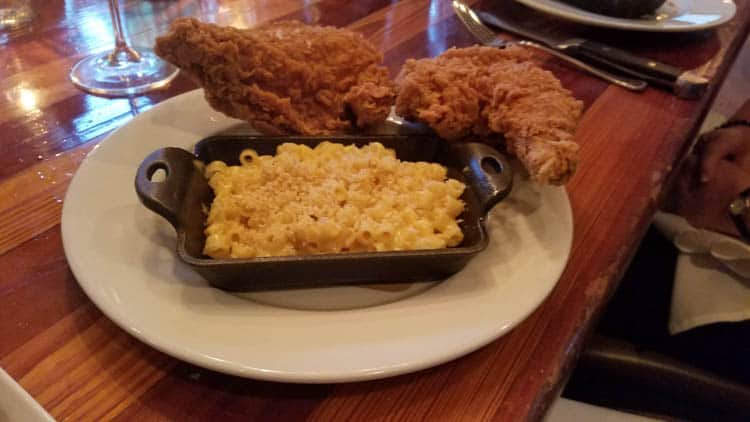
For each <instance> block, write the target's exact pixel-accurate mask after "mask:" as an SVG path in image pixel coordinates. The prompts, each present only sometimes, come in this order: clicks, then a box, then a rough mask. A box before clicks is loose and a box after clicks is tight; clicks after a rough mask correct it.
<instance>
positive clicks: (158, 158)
mask: <svg viewBox="0 0 750 422" xmlns="http://www.w3.org/2000/svg"><path fill="white" fill-rule="evenodd" d="M194 161H195V156H194V155H193V154H191V153H189V152H187V151H185V150H184V149H180V148H162V149H160V150H157V151H154V152H153V153H151V155H149V156H148V157H146V159H145V160H143V162H142V163H141V165H140V166H139V167H138V172H137V173H136V177H135V191H136V192H137V193H138V198H139V199H140V200H141V202H142V203H143V205H145V206H146V208H148V209H150V210H152V211H154V212H155V213H157V214H159V215H161V216H162V217H164V218H166V219H167V220H168V221H169V222H170V223H171V224H172V226H174V228H175V229H178V228H180V227H181V226H182V221H180V220H181V215H182V213H181V212H180V210H181V209H182V204H183V202H184V201H185V195H186V193H187V188H188V187H189V186H190V185H191V183H190V180H191V178H192V177H195V176H196V173H200V172H199V170H198V169H197V168H196V167H195V164H194ZM158 170H163V171H164V172H165V177H164V178H163V180H160V181H152V180H151V178H152V177H153V175H154V173H156V172H157V171H158ZM199 176H201V175H200V174H199ZM201 177H202V176H201Z"/></svg>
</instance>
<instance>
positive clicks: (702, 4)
mask: <svg viewBox="0 0 750 422" xmlns="http://www.w3.org/2000/svg"><path fill="white" fill-rule="evenodd" d="M516 1H517V2H519V3H521V4H524V5H526V6H528V7H531V8H534V9H537V10H539V11H542V12H544V13H548V14H550V15H554V16H557V17H559V18H562V19H566V20H570V21H573V22H578V23H582V24H586V25H593V26H601V27H607V28H617V29H630V30H638V31H652V32H688V31H699V30H703V29H707V28H712V27H715V26H717V25H721V24H723V23H724V22H726V21H728V20H729V19H732V17H733V16H734V14H735V13H736V11H737V6H735V4H734V2H733V1H732V0H667V1H665V2H664V4H663V5H662V6H661V7H660V8H659V9H657V10H656V12H655V13H654V14H653V16H644V17H641V18H637V19H624V18H616V17H613V16H606V15H600V14H598V13H593V12H589V11H587V10H583V9H580V8H577V7H575V6H572V5H570V4H567V3H565V2H562V1H557V0H516Z"/></svg>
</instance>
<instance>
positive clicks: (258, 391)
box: [0, 0, 750, 421]
mask: <svg viewBox="0 0 750 422" xmlns="http://www.w3.org/2000/svg"><path fill="white" fill-rule="evenodd" d="M32 3H33V4H34V5H35V6H36V8H37V12H38V15H37V16H36V18H35V20H34V22H33V24H32V25H31V26H30V27H28V28H27V30H25V31H19V32H17V33H14V34H11V35H10V36H7V34H6V35H2V34H0V87H1V89H0V92H2V95H0V147H1V149H2V154H0V198H2V201H0V274H1V275H0V366H2V367H3V368H4V369H5V370H6V371H7V372H8V373H9V374H10V375H11V376H12V377H13V378H14V379H16V380H17V381H18V382H19V383H20V384H21V385H22V386H23V387H24V388H25V389H26V390H27V391H28V392H29V393H30V394H31V395H32V396H33V397H34V398H35V399H36V400H37V401H38V402H39V403H40V404H41V405H42V406H43V407H44V408H45V409H46V410H47V411H48V412H50V413H51V414H52V415H53V416H54V417H56V418H58V419H68V420H102V419H110V418H119V419H124V420H129V419H133V420H152V419H153V420H173V419H174V420H203V419H217V420H219V419H220V420H264V419H273V420H302V419H310V420H326V421H327V420H370V419H407V420H471V421H477V420H490V419H493V420H521V419H538V418H540V417H541V416H543V414H544V412H545V410H546V408H547V406H548V405H549V404H550V402H551V400H552V399H554V397H555V396H556V394H557V393H558V392H559V390H560V388H561V387H562V385H563V384H564V381H565V380H566V377H567V375H568V374H569V372H570V370H571V368H572V366H573V365H574V363H575V359H576V356H577V354H578V352H579V351H580V349H581V347H582V345H583V344H584V342H585V339H586V335H587V332H588V331H589V330H590V329H591V327H592V325H593V324H594V323H595V321H596V317H597V316H598V314H599V313H600V311H601V309H602V308H603V306H604V305H605V303H606V300H607V298H608V297H609V295H610V294H611V293H612V291H613V290H614V288H615V287H616V285H617V282H618V280H619V278H620V276H621V274H622V272H623V269H624V268H625V267H626V266H627V264H628V262H629V259H630V258H631V255H632V254H633V252H634V249H635V247H636V246H637V244H638V242H639V240H640V238H641V236H642V235H643V233H644V231H645V228H646V227H647V225H648V223H649V220H650V217H651V216H652V214H653V212H654V210H655V208H656V205H657V204H658V201H659V199H660V197H661V194H662V192H663V191H664V190H665V186H668V184H669V181H670V175H671V174H672V173H673V172H672V169H673V168H674V167H675V165H676V164H677V163H679V161H680V159H681V157H683V155H684V154H685V152H686V150H687V148H688V146H689V143H690V140H691V139H692V137H693V136H694V135H695V133H696V130H697V127H698V124H699V122H700V120H701V119H702V117H703V116H704V114H705V113H706V112H707V109H708V107H709V106H710V103H711V101H712V99H713V96H714V94H715V92H716V90H717V87H718V86H719V85H720V83H721V81H722V79H723V78H724V76H725V74H726V71H727V69H728V67H729V66H730V65H731V62H732V60H733V59H734V57H735V56H736V53H737V49H738V48H739V46H740V45H741V44H742V41H743V40H744V39H745V37H746V35H747V32H748V26H749V24H750V4H748V2H747V1H746V0H737V6H738V9H737V15H736V17H735V18H734V19H733V20H731V21H730V22H728V23H727V24H725V25H723V26H721V27H719V28H717V29H716V30H709V31H702V32H699V33H693V34H679V35H678V34H673V35H670V34H632V33H624V32H618V31H607V30H594V29H581V28H576V27H574V26H572V25H568V24H565V23H562V22H558V21H554V20H551V19H549V18H547V17H545V16H542V15H539V14H535V13H531V12H529V11H525V12H524V11H522V12H523V13H528V15H527V17H528V18H530V19H548V20H549V25H550V26H552V27H558V28H562V29H568V30H573V31H576V32H581V31H582V32H583V33H584V34H585V35H588V36H591V37H596V38H597V39H600V40H603V41H608V42H611V43H613V44H617V45H620V46H623V47H626V48H629V49H631V50H633V51H635V52H637V53H640V54H643V55H645V56H650V57H654V58H657V59H661V60H663V61H665V62H668V63H672V64H676V65H680V66H683V67H687V68H697V69H698V71H699V72H701V73H702V74H704V75H706V76H708V77H710V78H711V86H710V88H709V91H708V92H707V94H706V95H705V96H704V97H703V98H701V99H700V100H697V101H686V100H681V99H678V98H676V97H674V96H673V95H670V94H669V93H667V92H664V91H660V90H656V89H649V90H647V91H645V92H643V93H632V92H627V91H624V90H622V89H620V88H617V87H614V86H609V85H607V84H606V83H604V82H602V81H600V80H598V79H595V78H592V77H589V76H588V75H585V74H582V73H580V72H577V71H575V70H572V69H570V68H568V67H566V66H565V65H563V64H562V63H560V62H558V61H556V60H554V59H551V58H548V60H547V61H546V63H545V66H546V67H547V68H548V69H550V70H552V71H553V72H554V73H555V74H556V75H557V76H558V77H559V78H560V79H561V80H562V82H563V84H564V85H565V86H566V87H568V88H569V89H571V90H572V91H573V93H574V95H575V96H577V97H578V98H580V99H582V100H583V101H584V102H585V106H586V111H585V115H584V116H583V118H582V121H581V124H580V127H579V130H578V132H577V135H576V139H577V141H578V142H579V143H580V144H581V164H580V167H579V169H578V172H577V174H576V175H575V177H574V178H573V179H572V180H571V181H570V183H569V184H568V185H567V189H568V193H569V196H570V200H571V204H572V208H573V212H574V219H575V232H574V244H573V248H572V252H571V256H570V261H569V263H568V266H567V268H566V270H565V272H564V274H563V275H562V277H561V279H560V281H559V283H558V285H557V286H556V288H555V289H554V291H553V292H552V293H551V295H550V296H549V297H548V298H547V300H546V301H545V302H544V303H543V304H542V305H541V306H540V307H539V308H538V309H537V310H536V311H535V312H533V314H531V316H529V317H528V318H527V319H526V320H525V321H524V322H523V323H521V324H520V325H519V326H518V327H517V328H515V329H514V330H512V331H511V332H510V333H508V334H507V335H505V336H503V337H502V338H500V339H498V340H496V341H494V342H492V343H491V344H489V345H488V346H486V347H484V348H482V349H480V350H478V351H476V352H474V353H471V354H469V355H467V356H464V357H462V358H459V359H457V360H455V361H452V362H449V363H446V364H443V365H441V366H438V367H435V368H432V369H428V370H424V371H421V372H417V373H413V374H408V375H402V376H398V377H395V378H390V379H384V380H380V381H371V382H362V383H352V384H338V385H291V384H279V383H271V382H260V381H254V380H247V379H242V378H236V377H232V376H228V375H223V374H219V373H214V372H211V371H208V370H204V369H201V368H197V367H194V366H192V365H189V364H187V363H183V362H180V361H178V360H176V359H174V358H172V357H169V356H167V355H164V354H162V353H160V352H158V351H156V350H154V349H152V348H151V347H149V346H147V345H145V344H143V343H141V342H139V341H138V340H136V339H134V338H133V337H131V336H130V335H129V334H127V333H126V332H125V331H123V330H122V329H120V328H119V327H117V326H116V325H115V324H114V323H113V322H111V321H110V320H108V319H107V318H106V317H105V316H103V315H102V313H101V312H100V311H99V310H98V309H97V308H96V307H95V306H94V305H93V304H92V302H91V301H90V300H89V299H88V298H87V297H86V296H85V294H84V293H83V291H82V290H81V289H80V287H79V286H78V284H77V283H76V280H75V278H74V277H73V275H72V273H71V271H70V269H69V267H68V265H67V262H66V259H65V255H64V252H63V246H62V242H61V235H60V215H61V209H62V202H63V198H64V195H65V192H66V188H67V185H68V182H69V181H70V179H71V177H72V176H73V174H74V173H75V171H76V169H77V168H78V166H79V165H80V163H81V161H82V160H83V159H84V158H85V156H86V153H87V152H89V151H90V150H91V149H92V148H93V147H94V146H95V145H96V144H97V143H98V142H99V141H101V140H102V139H103V138H104V137H106V136H107V134H108V133H109V132H110V131H112V130H113V129H115V128H117V127H119V126H121V125H123V124H124V123H126V122H128V121H129V120H130V119H131V118H132V117H133V116H134V115H136V114H138V113H139V112H142V111H143V110H146V109H148V108H150V107H152V106H153V105H155V104H157V103H159V102H160V101H162V100H164V99H166V98H169V97H172V96H174V95H176V94H179V93H182V92H185V91H188V90H191V89H194V85H193V84H192V83H191V82H190V81H188V80H187V79H186V78H184V77H178V78H177V79H176V80H175V81H174V82H173V83H172V84H171V86H170V87H169V88H168V89H166V90H164V91H159V92H155V93H151V94H148V95H144V96H139V97H135V98H130V99H106V98H99V97H94V96H91V95H86V94H84V93H82V92H80V91H78V90H76V89H75V88H74V87H73V85H72V84H71V83H70V82H69V80H68V72H69V70H70V68H71V66H72V65H73V64H74V63H75V62H76V61H78V60H79V59H81V58H82V57H84V56H85V55H87V54H88V53H91V52H93V51H95V50H101V49H104V48H106V47H107V46H108V45H110V44H111V32H110V31H111V24H110V18H109V12H108V9H107V2H106V1H93V0H70V1H66V2H62V1H51V2H42V1H32ZM469 3H476V2H469ZM477 7H478V8H481V9H489V10H493V9H497V8H500V7H511V5H510V2H509V1H486V2H479V3H477ZM516 7H517V6H516ZM123 9H124V22H125V27H126V31H127V33H128V35H129V37H130V39H132V40H135V44H144V43H145V44H148V43H151V42H153V38H154V36H155V35H156V34H158V33H161V32H163V31H164V30H165V28H166V27H167V25H168V23H169V22H170V21H172V20H173V19H175V18H176V17H178V16H184V15H192V16H199V17H201V18H202V19H206V20H211V21H215V22H217V23H221V24H231V25H235V26H253V25H256V24H258V23H261V22H266V21H271V20H277V19H282V18H293V19H300V20H303V21H306V22H315V23H320V24H327V25H336V26H342V27H344V26H345V27H348V28H351V29H354V30H356V31H360V32H361V33H363V34H364V35H365V36H366V37H367V38H368V39H370V40H371V41H372V42H373V43H374V44H375V45H376V46H378V47H379V48H380V49H382V51H384V53H385V60H386V63H387V65H388V66H389V68H390V69H391V71H392V72H394V73H395V72H396V71H397V70H398V68H399V67H400V66H401V64H402V63H403V61H404V60H405V59H406V58H409V57H426V56H434V55H437V54H439V53H440V52H442V51H443V50H445V49H446V48H449V47H451V46H468V45H471V44H473V42H472V39H471V37H470V35H469V34H468V33H467V31H466V30H465V29H464V28H463V26H462V25H461V24H460V22H459V21H458V19H457V18H456V17H455V16H454V15H453V12H452V9H451V5H450V1H439V0H435V1H426V0H411V1H402V2H392V1H388V0H363V1H358V2H340V1H335V0H312V1H304V2H302V1H293V0H273V1H271V0H259V1H240V0H200V1H188V0H175V1H159V0H152V1H135V0H132V1H123Z"/></svg>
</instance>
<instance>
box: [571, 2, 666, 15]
mask: <svg viewBox="0 0 750 422" xmlns="http://www.w3.org/2000/svg"><path fill="white" fill-rule="evenodd" d="M563 1H564V2H565V3H568V4H571V5H573V6H576V7H579V8H581V9H584V10H588V11H589V12H594V13H599V14H601V15H607V16H614V17H618V18H627V19H634V18H638V17H641V16H643V15H649V14H652V13H654V12H655V11H656V9H658V8H660V7H661V5H662V4H664V1H665V0H563Z"/></svg>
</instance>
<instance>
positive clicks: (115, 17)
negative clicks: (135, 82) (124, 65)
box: [107, 0, 141, 66]
mask: <svg viewBox="0 0 750 422" xmlns="http://www.w3.org/2000/svg"><path fill="white" fill-rule="evenodd" d="M109 13H110V15H111V16H112V27H113V28H114V30H115V49H114V50H112V52H111V53H109V56H107V60H108V61H109V64H110V65H112V66H116V65H117V64H118V63H119V62H120V53H125V54H127V56H128V60H130V61H134V62H138V61H141V55H140V54H138V52H137V51H135V50H133V49H132V48H130V46H129V45H128V43H127V42H126V41H125V35H124V31H123V30H122V20H121V19H120V6H119V4H118V0H109Z"/></svg>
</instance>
